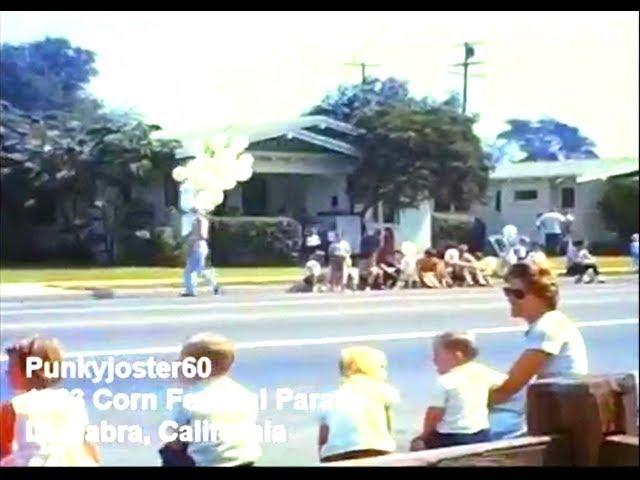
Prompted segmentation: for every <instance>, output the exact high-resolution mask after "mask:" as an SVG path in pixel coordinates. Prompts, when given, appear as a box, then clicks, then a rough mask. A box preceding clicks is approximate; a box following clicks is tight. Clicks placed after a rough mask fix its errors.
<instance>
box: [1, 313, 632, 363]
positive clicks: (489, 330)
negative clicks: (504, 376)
mask: <svg viewBox="0 0 640 480" xmlns="http://www.w3.org/2000/svg"><path fill="white" fill-rule="evenodd" d="M637 323H638V319H637V318H619V319H609V320H591V321H585V322H576V326H577V327H578V328H589V327H596V328H602V327H613V326H617V325H635V324H637ZM526 328H527V327H526V326H524V325H523V326H497V327H486V328H473V329H470V330H469V331H470V332H473V333H475V334H477V335H492V334H498V333H510V332H523V331H525V330H526ZM439 333H441V331H439V330H431V331H419V332H402V333H381V334H373V335H351V336H342V337H322V338H294V339H283V340H264V341H255V342H238V343H236V349H238V350H255V349H261V348H276V347H307V346H314V345H337V344H342V343H357V342H380V341H394V340H415V339H420V338H433V337H435V336H436V335H438V334H439ZM180 348H181V346H179V345H178V346H165V347H145V348H123V349H111V350H85V351H80V352H70V353H67V354H66V355H65V357H67V358H77V357H105V356H123V355H153V354H155V355H158V354H167V353H178V352H179V351H180ZM6 360H7V356H6V355H5V354H3V355H1V356H0V361H6Z"/></svg>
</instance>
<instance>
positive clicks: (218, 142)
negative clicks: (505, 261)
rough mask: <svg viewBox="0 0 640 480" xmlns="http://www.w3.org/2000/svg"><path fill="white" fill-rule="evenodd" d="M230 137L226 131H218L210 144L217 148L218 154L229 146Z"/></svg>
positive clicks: (214, 148)
mask: <svg viewBox="0 0 640 480" xmlns="http://www.w3.org/2000/svg"><path fill="white" fill-rule="evenodd" d="M228 140H229V139H228V137H227V135H226V134H224V133H216V134H215V135H214V136H213V138H211V142H210V143H209V145H211V147H212V148H213V150H215V152H216V154H217V153H218V152H221V151H222V150H224V149H225V148H227V142H228Z"/></svg>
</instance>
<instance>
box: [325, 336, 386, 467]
mask: <svg viewBox="0 0 640 480" xmlns="http://www.w3.org/2000/svg"><path fill="white" fill-rule="evenodd" d="M340 374H341V376H342V385H341V386H340V387H339V388H338V390H337V391H335V392H334V393H333V394H332V396H331V398H332V399H333V401H332V402H331V405H330V406H329V407H327V406H325V408H322V409H321V413H320V429H319V433H318V450H319V452H318V453H319V456H320V461H321V462H323V463H324V462H332V461H338V460H347V459H355V458H365V457H373V456H378V455H384V454H387V453H390V452H393V451H394V450H395V448H396V442H395V440H394V438H393V434H392V418H391V407H392V405H394V404H396V403H398V402H399V394H398V392H397V390H396V389H395V388H394V387H392V386H391V385H389V384H388V383H387V382H386V379H387V359H386V356H385V354H384V353H383V352H381V351H380V350H376V349H374V348H370V347H366V346H353V347H348V348H345V349H344V350H342V352H341V354H340Z"/></svg>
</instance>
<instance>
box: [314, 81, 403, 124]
mask: <svg viewBox="0 0 640 480" xmlns="http://www.w3.org/2000/svg"><path fill="white" fill-rule="evenodd" d="M408 99H409V88H408V87H407V82H405V81H402V80H398V79H396V78H393V77H390V78H387V79H385V80H381V79H378V78H372V77H369V78H367V80H366V81H365V82H364V83H358V84H355V85H340V86H338V88H337V89H336V90H335V92H331V93H329V94H328V95H326V96H325V97H324V98H323V99H322V101H321V102H320V104H319V105H316V106H315V107H313V108H312V109H311V110H310V111H309V112H308V114H309V115H325V116H327V117H331V118H333V119H335V120H338V121H341V122H347V123H354V122H355V121H356V120H357V119H358V117H359V116H360V115H362V114H364V113H366V112H370V111H372V110H375V109H377V108H383V107H389V106H391V105H395V104H398V103H403V102H406V101H408Z"/></svg>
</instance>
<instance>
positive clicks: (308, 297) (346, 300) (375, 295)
mask: <svg viewBox="0 0 640 480" xmlns="http://www.w3.org/2000/svg"><path fill="white" fill-rule="evenodd" d="M612 286H614V285H609V284H605V285H602V286H594V287H593V288H590V289H589V294H591V295H593V294H596V293H607V292H608V291H609V290H611V287H612ZM617 287H619V285H618V286H617ZM625 287H626V288H623V289H620V288H618V289H617V290H616V293H636V292H637V288H635V287H634V286H629V285H625ZM288 295H289V296H288V297H286V298H284V299H278V300H256V301H239V302H232V301H225V300H222V301H211V302H203V303H183V302H184V301H185V300H184V299H176V302H177V303H173V304H166V303H155V304H146V305H140V304H139V303H140V302H142V301H144V299H126V300H127V301H134V300H135V303H137V304H136V305H105V304H96V305H91V306H86V307H69V308H25V309H20V308H11V309H7V308H4V306H3V305H2V304H0V307H2V309H1V310H0V315H5V316H7V315H20V316H26V315H51V314H70V313H116V312H138V311H139V312H152V311H165V312H166V311H176V310H177V311H180V310H211V309H212V308H234V309H235V308H244V307H275V306H282V307H287V306H296V305H327V304H337V305H345V304H347V305H348V304H353V303H363V302H367V303H379V302H387V301H393V300H404V299H415V298H421V299H424V300H425V301H433V300H454V299H455V300H460V299H466V298H491V297H495V296H499V295H501V292H500V290H499V289H490V290H475V291H474V290H468V291H450V292H449V291H447V293H444V292H442V293H440V292H434V291H428V290H407V291H403V292H402V294H400V295H399V294H398V292H397V291H394V292H393V293H392V292H372V293H370V294H367V295H362V294H361V293H360V292H357V293H356V294H353V295H352V296H349V295H348V294H345V295H329V294H288ZM292 296H294V297H296V298H291V297H292ZM94 301H95V300H94ZM187 301H188V300H187Z"/></svg>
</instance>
